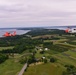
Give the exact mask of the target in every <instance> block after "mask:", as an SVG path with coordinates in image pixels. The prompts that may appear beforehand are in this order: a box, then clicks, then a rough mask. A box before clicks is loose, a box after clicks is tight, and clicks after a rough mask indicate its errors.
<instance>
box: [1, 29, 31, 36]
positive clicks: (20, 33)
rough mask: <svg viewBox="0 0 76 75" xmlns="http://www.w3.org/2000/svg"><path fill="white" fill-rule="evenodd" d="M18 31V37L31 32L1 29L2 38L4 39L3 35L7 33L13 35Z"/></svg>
mask: <svg viewBox="0 0 76 75" xmlns="http://www.w3.org/2000/svg"><path fill="white" fill-rule="evenodd" d="M14 31H16V34H17V35H22V34H26V33H27V32H29V31H30V30H18V29H7V28H5V29H0V37H3V35H4V34H5V33H6V32H9V33H11V34H13V32H14Z"/></svg>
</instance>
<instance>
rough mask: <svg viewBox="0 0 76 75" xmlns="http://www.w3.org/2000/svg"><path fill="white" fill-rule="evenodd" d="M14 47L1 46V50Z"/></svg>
mask: <svg viewBox="0 0 76 75" xmlns="http://www.w3.org/2000/svg"><path fill="white" fill-rule="evenodd" d="M12 48H13V47H12V46H11V47H0V50H3V49H12Z"/></svg>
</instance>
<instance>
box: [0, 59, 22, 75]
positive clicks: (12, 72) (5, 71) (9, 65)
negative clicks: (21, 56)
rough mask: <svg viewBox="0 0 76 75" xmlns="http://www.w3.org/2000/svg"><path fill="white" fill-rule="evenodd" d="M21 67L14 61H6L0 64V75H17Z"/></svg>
mask: <svg viewBox="0 0 76 75" xmlns="http://www.w3.org/2000/svg"><path fill="white" fill-rule="evenodd" d="M22 66H23V65H21V64H20V63H19V62H16V61H15V60H14V59H8V60H6V61H5V62H4V63H2V64H0V75H18V72H19V71H20V70H21V68H22Z"/></svg>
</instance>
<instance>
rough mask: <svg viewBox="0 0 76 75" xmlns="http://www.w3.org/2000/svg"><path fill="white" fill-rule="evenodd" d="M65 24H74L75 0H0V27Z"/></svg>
mask: <svg viewBox="0 0 76 75" xmlns="http://www.w3.org/2000/svg"><path fill="white" fill-rule="evenodd" d="M66 25H71V26H72V25H76V0H0V28H1V27H40V26H66Z"/></svg>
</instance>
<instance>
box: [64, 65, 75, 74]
mask: <svg viewBox="0 0 76 75" xmlns="http://www.w3.org/2000/svg"><path fill="white" fill-rule="evenodd" d="M65 67H66V71H64V72H63V75H76V67H75V66H73V65H65Z"/></svg>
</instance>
